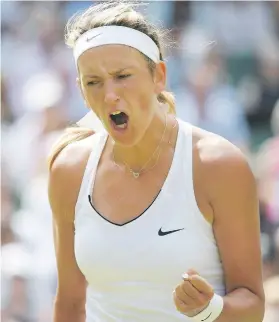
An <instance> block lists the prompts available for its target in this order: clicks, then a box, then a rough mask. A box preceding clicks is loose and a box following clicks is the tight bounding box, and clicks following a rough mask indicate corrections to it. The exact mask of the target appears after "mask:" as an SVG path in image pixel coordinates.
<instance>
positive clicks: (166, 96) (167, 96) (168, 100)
mask: <svg viewBox="0 0 279 322" xmlns="http://www.w3.org/2000/svg"><path fill="white" fill-rule="evenodd" d="M158 101H159V102H160V103H164V104H168V106H169V113H170V114H174V115H175V114H176V111H175V99H174V96H173V94H172V93H171V92H167V91H163V92H161V93H160V94H159V95H158Z"/></svg>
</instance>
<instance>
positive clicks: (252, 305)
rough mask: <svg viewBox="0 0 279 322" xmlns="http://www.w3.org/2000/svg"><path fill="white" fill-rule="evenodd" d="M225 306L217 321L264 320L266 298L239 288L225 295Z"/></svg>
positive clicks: (248, 321) (241, 321)
mask: <svg viewBox="0 0 279 322" xmlns="http://www.w3.org/2000/svg"><path fill="white" fill-rule="evenodd" d="M223 299H224V308H223V311H222V313H221V315H220V316H219V317H218V319H217V320H216V322H235V321H237V322H262V320H263V316H264V299H263V298H259V296H257V295H255V294H254V293H252V292H250V291H249V290H248V289H245V288H239V289H236V290H234V291H233V292H231V293H229V294H227V295H226V296H224V298H223Z"/></svg>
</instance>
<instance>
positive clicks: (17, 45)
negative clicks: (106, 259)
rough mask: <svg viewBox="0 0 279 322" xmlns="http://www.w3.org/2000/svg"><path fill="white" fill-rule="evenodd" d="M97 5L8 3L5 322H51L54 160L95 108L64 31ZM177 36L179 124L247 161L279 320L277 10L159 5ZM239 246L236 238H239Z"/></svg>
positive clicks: (271, 313) (171, 64) (172, 51)
mask: <svg viewBox="0 0 279 322" xmlns="http://www.w3.org/2000/svg"><path fill="white" fill-rule="evenodd" d="M92 2H93V3H94V1H90V2H89V1H87V2H83V1H78V2H75V1H61V2H59V1H38V2H32V1H22V2H17V1H8V2H2V3H1V7H2V8H1V9H2V10H1V11H2V12H1V30H2V33H1V36H2V37H1V39H2V48H1V49H2V64H1V135H2V154H1V156H2V157H1V169H2V180H1V214H2V216H1V241H2V244H1V252H2V269H1V272H2V273H1V285H2V298H1V315H2V321H3V322H49V321H51V310H52V301H53V296H54V294H55V289H56V267H55V256H54V248H53V239H52V219H51V211H50V207H49V204H48V197H47V176H48V173H47V164H46V158H47V155H48V153H49V150H50V147H51V146H52V144H53V142H54V141H55V140H56V139H57V138H58V137H59V135H60V134H61V133H62V131H63V129H64V128H65V127H66V126H69V125H71V124H73V123H75V122H76V121H77V120H79V119H80V118H81V117H83V116H84V115H85V114H86V112H87V110H86V107H85V106H84V103H83V100H82V98H81V96H80V93H79V90H78V88H77V86H76V70H75V65H74V60H73V57H72V52H71V50H70V49H68V48H67V47H66V46H65V45H64V41H63V37H64V27H65V24H66V22H67V20H68V18H69V17H70V16H72V15H73V14H74V13H75V12H76V11H78V10H82V9H85V8H87V7H88V6H89V5H91V4H92ZM140 10H141V11H142V12H143V14H145V15H147V16H148V18H149V19H151V20H152V21H153V22H154V23H155V24H157V25H158V26H159V27H160V26H161V27H164V28H167V29H169V30H170V31H169V33H168V34H167V37H166V44H165V45H166V46H165V56H166V62H167V66H168V87H169V89H170V90H171V91H172V92H173V93H174V94H175V98H176V107H177V115H178V116H179V117H180V118H182V119H184V120H186V121H189V122H190V123H193V124H194V125H197V126H200V127H202V128H204V129H207V130H209V131H212V132H215V133H218V134H220V135H222V136H224V137H225V138H227V139H229V140H230V141H231V142H233V143H234V144H236V145H237V146H239V147H240V148H241V149H242V150H243V152H244V153H245V154H246V155H247V158H248V160H249V162H250V164H251V167H252V169H253V171H254V173H255V176H256V178H257V181H258V192H259V199H260V218H261V237H262V254H263V265H264V266H263V267H264V280H265V290H266V298H267V312H266V317H265V322H275V321H277V322H278V321H279V291H278V290H279V229H278V227H279V2H264V1H261V2H242V1H241V2H239V1H231V2H199V1H198V2H192V1H150V2H149V3H148V4H147V5H146V6H143V7H140ZM232 242H233V241H232Z"/></svg>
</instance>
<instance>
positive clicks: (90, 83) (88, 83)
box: [86, 81, 99, 86]
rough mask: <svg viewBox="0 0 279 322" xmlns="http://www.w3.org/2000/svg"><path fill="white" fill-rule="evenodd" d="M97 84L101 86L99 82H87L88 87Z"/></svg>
mask: <svg viewBox="0 0 279 322" xmlns="http://www.w3.org/2000/svg"><path fill="white" fill-rule="evenodd" d="M97 84H99V82H97V81H91V82H87V84H86V85H88V86H94V85H97Z"/></svg>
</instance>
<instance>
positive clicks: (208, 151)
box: [193, 127, 256, 200]
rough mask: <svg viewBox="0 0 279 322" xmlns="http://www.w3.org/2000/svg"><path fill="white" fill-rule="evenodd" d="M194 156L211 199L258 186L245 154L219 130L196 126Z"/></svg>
mask: <svg viewBox="0 0 279 322" xmlns="http://www.w3.org/2000/svg"><path fill="white" fill-rule="evenodd" d="M193 160H194V167H195V168H196V172H197V173H200V175H201V176H202V177H203V182H204V183H205V185H204V187H205V191H206V193H207V196H208V198H210V200H212V199H215V198H218V197H220V196H222V195H223V194H224V193H227V194H231V193H235V190H238V191H242V192H243V193H244V192H247V191H249V190H251V189H252V190H255V186H256V184H255V178H254V175H253V173H252V170H251V168H250V165H249V162H248V159H247V158H246V156H245V155H244V154H243V153H242V152H241V150H240V149H239V148H237V147H236V146H235V145H233V144H232V143H231V142H229V141H227V140H226V139H224V138H222V137H220V136H218V135H216V134H213V133H210V132H207V131H204V130H201V129H199V128H196V127H193Z"/></svg>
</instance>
